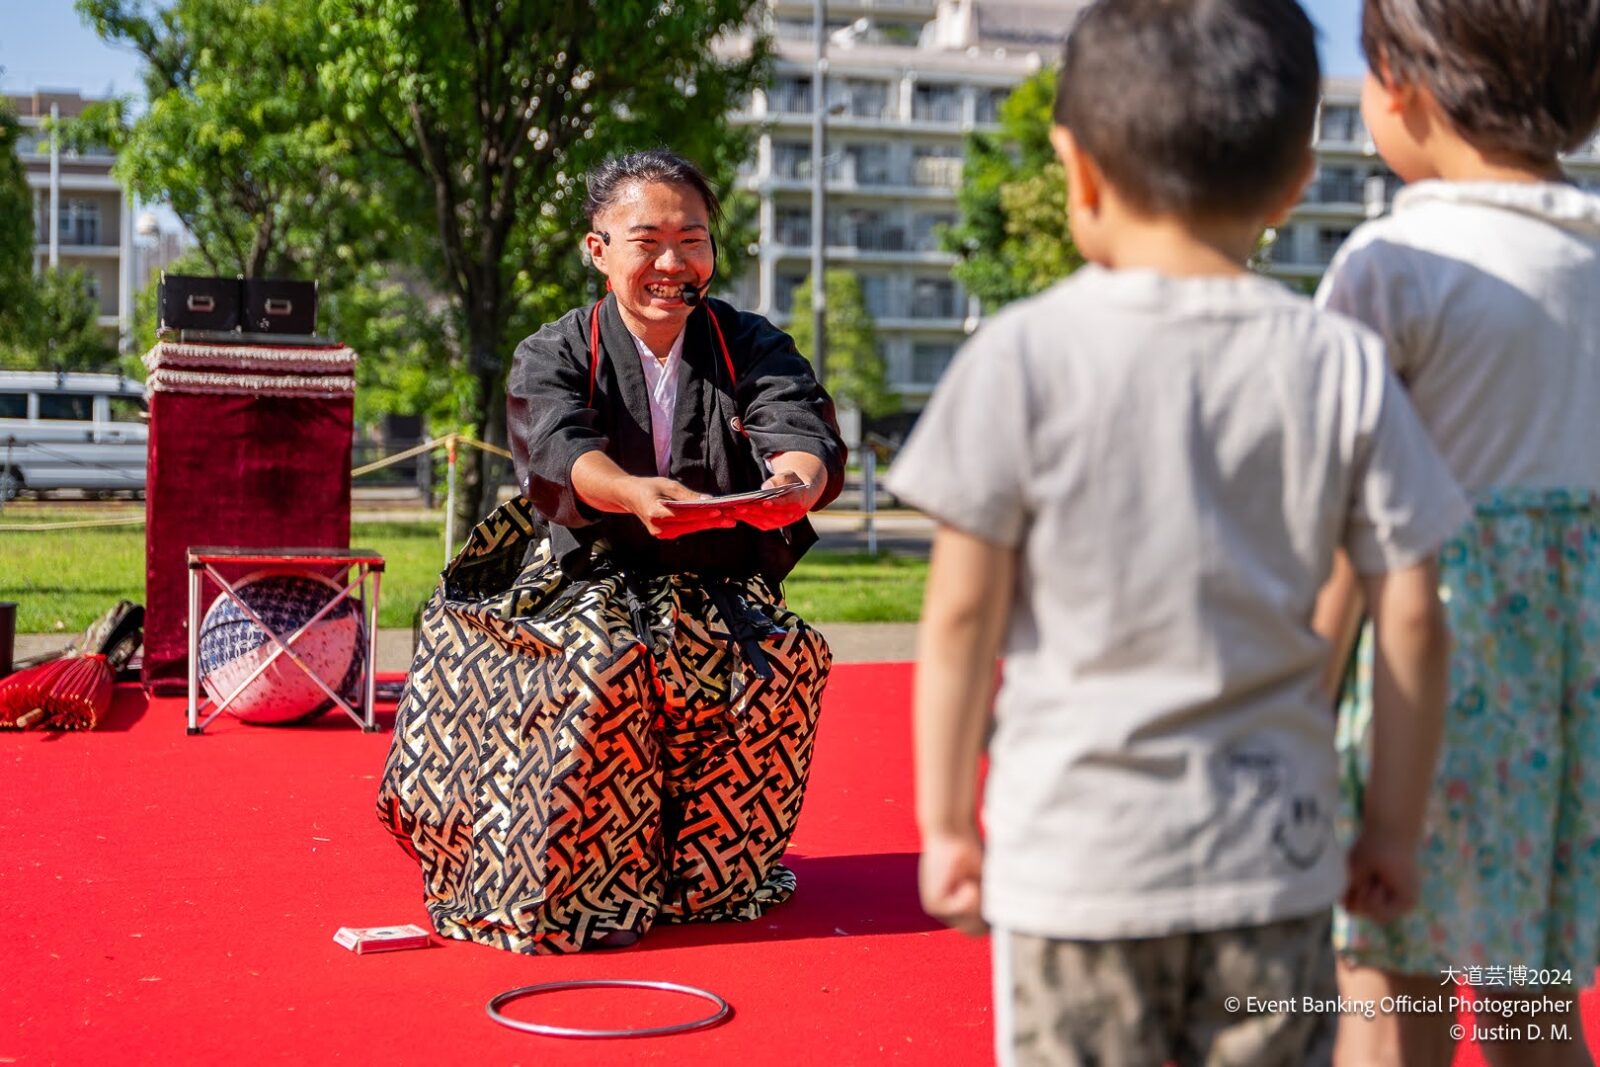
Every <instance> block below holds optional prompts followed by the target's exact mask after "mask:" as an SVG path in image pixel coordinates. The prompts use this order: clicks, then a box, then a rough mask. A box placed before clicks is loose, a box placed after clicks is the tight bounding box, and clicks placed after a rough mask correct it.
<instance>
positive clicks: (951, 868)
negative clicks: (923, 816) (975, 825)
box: [917, 830, 989, 936]
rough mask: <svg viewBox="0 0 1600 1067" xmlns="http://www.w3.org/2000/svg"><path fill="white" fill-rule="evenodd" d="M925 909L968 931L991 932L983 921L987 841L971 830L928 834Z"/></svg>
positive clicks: (922, 883) (921, 874) (921, 872)
mask: <svg viewBox="0 0 1600 1067" xmlns="http://www.w3.org/2000/svg"><path fill="white" fill-rule="evenodd" d="M917 873H918V882H919V888H920V889H921V892H922V910H923V911H926V912H927V913H928V914H929V915H931V916H933V917H934V918H935V919H938V920H939V921H940V922H942V923H944V924H945V925H946V926H952V927H954V928H955V929H957V930H960V931H961V932H962V933H964V934H972V935H974V936H977V935H979V934H983V933H987V932H988V929H989V927H988V925H987V924H985V923H984V921H983V913H982V910H981V909H982V904H983V888H982V887H983V881H982V878H983V842H982V840H980V839H979V837H978V834H977V831H976V830H974V831H973V832H972V833H970V834H949V833H945V834H924V835H923V839H922V864H921V866H920V867H919V869H918V872H917Z"/></svg>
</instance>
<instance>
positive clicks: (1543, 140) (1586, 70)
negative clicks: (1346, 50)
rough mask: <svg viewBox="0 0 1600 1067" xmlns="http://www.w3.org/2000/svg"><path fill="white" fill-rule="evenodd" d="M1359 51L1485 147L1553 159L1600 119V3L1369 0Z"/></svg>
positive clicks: (1533, 159)
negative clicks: (1424, 95) (1420, 91)
mask: <svg viewBox="0 0 1600 1067" xmlns="http://www.w3.org/2000/svg"><path fill="white" fill-rule="evenodd" d="M1361 48H1362V51H1364V52H1365V53H1366V54H1367V65H1368V66H1370V67H1371V68H1372V69H1373V71H1375V72H1377V73H1378V74H1379V76H1380V77H1381V76H1383V74H1384V72H1385V71H1387V74H1388V76H1389V77H1390V78H1391V80H1393V81H1397V82H1401V83H1409V84H1415V85H1420V86H1422V87H1423V88H1425V89H1427V90H1428V91H1429V92H1430V93H1432V94H1433V97H1434V99H1435V100H1437V101H1438V102H1439V107H1440V108H1441V109H1442V110H1443V111H1444V113H1445V116H1446V117H1447V118H1448V119H1449V120H1450V123H1451V125H1452V126H1454V127H1455V128H1456V131H1457V132H1458V133H1460V134H1461V136H1462V137H1464V138H1466V139H1467V141H1468V142H1470V143H1471V144H1472V145H1473V147H1475V148H1477V149H1478V150H1479V151H1498V152H1503V153H1505V154H1507V155H1510V156H1514V157H1518V158H1521V159H1524V160H1527V161H1531V162H1547V161H1551V160H1554V159H1555V157H1556V156H1557V155H1558V154H1559V153H1561V152H1569V151H1571V150H1572V149H1574V148H1577V147H1578V146H1579V145H1581V144H1583V142H1584V141H1585V140H1587V139H1588V137H1589V135H1590V134H1592V133H1593V132H1594V129H1595V125H1596V124H1597V123H1600V0H1366V2H1365V4H1364V5H1363V8H1362V12H1361Z"/></svg>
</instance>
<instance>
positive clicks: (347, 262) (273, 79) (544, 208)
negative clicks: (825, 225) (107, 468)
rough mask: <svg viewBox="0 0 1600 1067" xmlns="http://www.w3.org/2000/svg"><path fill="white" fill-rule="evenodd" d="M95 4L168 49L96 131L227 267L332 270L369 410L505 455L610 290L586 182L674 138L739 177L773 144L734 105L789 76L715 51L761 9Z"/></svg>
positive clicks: (103, 25)
mask: <svg viewBox="0 0 1600 1067" xmlns="http://www.w3.org/2000/svg"><path fill="white" fill-rule="evenodd" d="M77 3H78V9H79V11H80V12H81V13H83V14H84V15H85V16H86V17H87V18H88V20H89V21H90V22H91V23H92V25H93V26H94V27H95V29H96V30H97V32H99V33H100V35H101V36H102V37H105V38H106V39H107V40H109V41H112V42H114V43H117V44H120V45H124V46H129V47H132V48H133V49H135V50H136V51H137V52H138V53H139V54H140V55H141V56H142V57H143V58H144V60H145V62H146V65H147V76H146V88H147V95H148V97H149V109H148V111H147V112H146V113H145V114H144V115H142V116H140V117H139V118H138V119H137V120H132V119H131V114H130V111H129V109H128V107H127V105H126V104H125V103H120V102H119V103H113V104H110V105H107V106H105V107H102V108H99V109H96V110H95V111H94V112H93V113H91V114H90V115H88V116H86V117H85V119H84V120H82V122H81V123H80V124H79V126H78V134H77V135H78V136H82V137H85V138H93V139H97V140H102V141H105V142H107V143H109V144H112V145H113V146H114V147H116V148H118V149H119V150H120V152H121V159H120V161H119V164H118V166H119V174H120V175H121V176H122V177H123V178H124V179H126V180H127V181H128V182H129V183H130V184H131V185H132V186H133V188H134V189H135V190H136V191H137V192H138V193H139V194H140V195H141V196H142V197H144V198H146V199H161V200H166V201H168V202H169V203H171V204H172V206H173V209H174V210H175V211H176V212H177V214H178V215H179V217H180V218H182V219H183V220H184V222H185V223H186V225H188V226H189V228H190V229H191V230H192V231H194V233H195V235H196V237H197V238H198V239H199V242H200V248H201V254H202V256H203V257H204V259H205V260H206V261H207V263H208V264H209V265H210V270H211V272H213V273H224V274H227V273H233V272H235V271H238V272H241V273H246V274H252V275H255V274H271V275H286V276H295V275H299V276H314V277H317V278H318V279H319V280H320V281H321V282H322V287H323V288H322V293H323V298H324V300H325V301H326V303H327V306H328V307H329V309H330V312H329V315H330V318H329V320H328V321H329V324H330V325H332V326H333V328H334V329H335V330H337V331H339V332H340V334H341V336H342V337H343V339H345V340H347V341H349V342H350V343H351V344H352V346H353V347H356V348H357V350H358V352H360V354H361V355H362V356H363V358H364V360H365V361H366V369H365V370H364V371H363V388H364V389H368V390H370V391H371V393H372V395H371V396H370V397H367V398H363V400H362V403H363V405H364V407H365V408H366V409H368V410H371V411H386V410H393V409H398V408H400V407H401V406H404V405H417V406H419V407H421V408H422V409H423V410H426V411H428V412H429V413H430V414H432V413H435V412H436V411H438V410H439V409H440V408H441V407H443V406H447V404H448V401H447V399H446V398H449V399H450V400H453V401H454V411H453V415H454V419H453V420H448V421H451V422H454V423H455V424H456V425H466V426H469V427H471V429H472V432H473V433H474V434H475V435H476V436H478V437H480V438H482V439H484V440H488V441H491V442H495V443H503V442H504V439H505V429H504V418H505V414H504V412H505V402H504V374H505V362H506V357H508V356H509V355H510V352H511V350H512V349H513V347H514V346H515V343H516V342H517V341H518V340H519V339H521V338H522V337H523V336H526V335H527V334H529V333H532V332H533V331H534V330H535V329H536V328H537V327H538V326H539V325H541V324H542V323H544V322H546V321H548V320H550V319H552V318H555V317H557V316H558V315H560V314H561V313H563V312H564V311H566V310H567V309H568V308H570V307H572V306H573V305H575V304H577V303H580V302H582V301H583V300H584V298H585V296H586V295H587V294H588V293H590V292H593V291H595V289H596V283H595V280H594V277H593V274H592V272H591V271H590V270H589V269H588V268H587V267H586V266H585V265H584V263H583V261H582V259H581V257H580V254H579V241H580V238H581V235H582V234H583V232H584V229H585V226H586V224H585V221H584V219H583V218H582V210H581V202H582V195H583V187H582V176H583V173H584V172H585V171H586V170H587V169H588V168H589V167H591V166H593V165H594V164H596V163H598V162H600V161H601V160H602V159H604V158H606V157H608V156H611V155H614V154H617V153H619V152H623V151H628V150H633V149H638V148H646V147H652V146H655V145H660V144H670V145H671V146H672V147H674V148H675V149H677V150H678V151H680V152H683V153H684V154H685V155H687V156H689V157H690V158H692V159H695V160H696V161H697V162H699V163H700V164H701V165H702V166H703V167H705V168H706V170H707V172H708V174H709V175H710V176H711V178H712V180H713V181H714V182H715V183H716V184H717V185H718V186H719V187H723V188H726V187H728V186H729V185H731V178H732V176H733V174H734V171H735V168H736V167H737V164H738V162H739V160H740V159H742V158H743V157H744V156H745V154H746V150H747V144H746V138H745V135H744V134H743V133H742V132H740V131H736V130H734V129H732V128H731V127H729V126H728V124H727V123H726V121H725V120H724V115H725V114H726V113H727V112H728V110H729V109H730V107H731V105H732V104H733V103H734V101H735V100H736V99H737V98H740V97H742V96H744V95H745V94H746V93H748V92H749V91H750V90H752V89H753V88H754V87H755V86H756V85H758V84H760V82H761V80H762V77H763V75H764V72H765V70H766V65H767V61H768V51H767V46H766V42H765V40H764V39H758V41H757V43H756V45H755V47H754V48H752V49H751V50H750V51H749V52H748V54H745V55H742V56H728V55H725V54H723V53H721V52H719V51H717V50H713V49H711V48H709V47H708V46H707V45H708V42H710V41H711V40H713V39H714V38H716V37H717V35H718V34H719V33H721V32H723V31H725V30H727V29H729V28H732V27H733V26H735V25H737V24H741V23H743V22H744V21H745V20H746V19H747V18H748V17H749V16H750V14H751V12H752V10H753V9H754V7H755V6H756V3H757V0H648V2H647V0H611V2H609V3H607V4H606V5H605V11H604V17H603V18H597V17H596V12H595V10H594V8H593V7H592V6H589V5H583V4H553V3H551V2H550V0H499V2H497V3H494V4H486V3H482V2H481V0H461V2H460V3H453V4H446V3H421V4H419V3H417V2H416V0H171V2H169V3H165V4H155V3H150V2H149V0H77ZM735 251H736V250H735ZM483 473H484V472H483V469H482V468H478V467H475V466H473V467H471V469H470V470H469V473H468V475H467V479H466V482H465V483H464V485H463V491H462V494H461V498H460V499H461V500H462V503H463V511H464V513H465V514H464V515H463V518H467V517H476V515H477V514H479V513H480V512H481V510H482V509H481V507H480V504H481V492H482V490H481V486H480V482H481V477H482V475H483Z"/></svg>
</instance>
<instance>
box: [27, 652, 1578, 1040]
mask: <svg viewBox="0 0 1600 1067" xmlns="http://www.w3.org/2000/svg"><path fill="white" fill-rule="evenodd" d="M909 696H910V670H909V667H908V666H906V665H878V664H856V665H850V666H844V667H840V668H837V669H836V670H835V672H834V680H833V682H832V684H831V686H830V688H829V690H828V696H827V701H826V705H825V710H824V715H823V720H822V728H821V733H820V736H819V747H818V752H817V757H816V764H815V767H814V770H813V776H812V782H811V789H810V793H809V796H808V799H807V801H806V808H805V813H804V815H803V816H802V818H801V820H800V828H799V832H798V833H797V835H796V838H795V842H794V847H793V849H792V851H791V852H790V862H791V865H792V866H793V867H794V870H795V871H796V873H797V874H798V876H799V878H800V890H799V892H798V893H797V894H796V896H795V898H794V900H793V901H792V902H790V903H789V904H787V905H785V906H784V907H782V908H779V909H777V910H775V911H774V912H773V913H772V915H771V916H770V917H769V918H767V919H764V920H762V921H759V922H756V923H751V924H745V925H736V926H710V927H688V928H683V927H678V928H674V927H663V928H659V929H657V930H655V931H653V932H652V933H651V934H650V935H649V937H648V938H646V939H645V940H644V941H643V942H641V943H640V945H638V946H637V947H635V948H632V949H626V950H621V951H613V952H609V953H597V954H586V955H582V956H568V957H522V956H515V955H512V954H509V953H503V952H498V951H495V950H493V949H487V948H481V947H478V946H475V945H468V944H463V943H459V942H453V941H451V942H446V941H443V940H442V939H437V938H436V939H435V941H436V947H434V948H431V949H425V950H417V951H409V952H395V953H390V954H385V955H368V956H357V955H355V954H353V953H351V952H348V951H346V950H345V949H343V948H341V947H339V946H338V945H335V944H334V943H333V940H332V937H333V932H334V930H335V929H337V928H338V927H340V926H380V925H392V924H398V923H406V922H414V923H418V924H421V925H424V926H426V925H427V919H426V915H425V913H424V912H423V909H422V904H421V893H420V876H419V874H418V873H417V870H416V867H415V866H414V865H413V864H412V863H411V861H410V860H408V859H407V858H406V857H405V856H404V854H403V853H402V852H401V851H400V849H399V847H397V846H396V845H395V844H394V843H393V842H392V841H391V840H390V839H389V837H388V836H387V835H386V834H385V833H384V832H383V831H382V830H381V829H380V828H379V826H378V823H377V820H376V819H375V818H374V817H373V815H372V810H371V809H372V798H373V794H374V791H375V789H376V775H377V774H378V772H379V770H380V768H381V765H382V762H383V757H384V753H385V747H386V744H387V737H386V735H385V734H372V735H369V734H362V733H361V732H360V731H359V730H357V729H356V728H355V727H354V726H353V725H352V724H351V723H350V722H349V721H348V720H346V719H343V718H342V717H340V718H335V717H334V716H331V715H330V716H327V717H326V718H325V719H323V720H322V721H321V722H320V723H319V724H317V725H316V726H312V727H298V728H287V729H272V728H265V727H249V726H244V725H241V724H238V723H235V722H234V721H233V720H231V719H228V718H227V717H226V716H224V717H223V718H221V719H218V720H217V721H216V722H215V723H213V724H212V727H211V729H210V731H208V732H207V734H206V735H204V736H201V737H188V736H186V735H185V734H184V730H183V725H184V724H183V709H182V703H181V701H176V700H159V701H156V702H154V703H153V704H151V705H150V706H149V707H146V706H145V701H144V698H143V696H142V695H141V694H140V693H139V691H138V690H137V689H132V688H127V689H121V690H119V693H118V702H117V705H116V707H115V708H114V709H113V712H112V714H111V716H110V719H109V721H108V723H107V725H106V728H105V729H103V730H101V731H98V732H95V733H92V734H66V735H60V736H51V735H41V734H8V735H0V789H3V791H4V797H5V799H4V801H3V802H0V840H3V841H4V842H5V850H4V853H3V857H0V894H3V899H4V901H5V903H6V907H7V909H8V910H9V911H11V912H12V913H13V916H14V917H13V919H12V920H11V921H10V922H9V923H7V924H5V925H4V927H3V929H0V961H3V964H4V973H5V982H4V989H3V991H0V1019H3V1020H4V1025H3V1026H0V1063H22V1064H40V1063H67V1064H76V1063H104V1062H116V1063H119V1064H136V1063H158V1062H159V1063H162V1064H191V1063H216V1062H222V1061H232V1062H244V1063H261V1062H275V1061H292V1062H296V1063H306V1062H309V1063H323V1062H332V1061H339V1062H347V1063H386V1064H388V1063H414V1064H440V1063H459V1062H470V1063H539V1064H551V1065H559V1064H607V1063H632V1062H637V1061H652V1062H669V1063H692V1064H702V1063H706V1064H722V1063H738V1062H771V1063H782V1064H827V1065H830V1067H831V1065H847V1064H856V1063H863V1062H869V1061H871V1062H876V1061H879V1060H887V1059H895V1060H898V1061H900V1062H903V1063H912V1064H960V1065H965V1064H982V1063H986V1062H989V1058H990V1052H989V1048H990V1036H989V1027H990V1013H989V987H988V983H989V966H988V949H987V945H986V943H984V942H979V941H973V940H969V939H967V938H965V937H963V936H961V935H959V934H955V933H952V932H949V931H945V930H942V929H938V928H936V927H935V926H934V924H932V923H931V922H930V921H929V920H928V919H927V918H926V917H924V916H923V915H922V913H921V911H920V910H919V909H918V907H917V903H916V893H915V864H916V860H915V850H916V835H915V831H914V827H913V823H912V815H911V806H910V754H909V747H908V740H909V738H908V714H907V708H908V706H909ZM387 721H388V720H387V719H385V725H387ZM563 978H645V979H661V980H667V981H676V982H684V983H689V984H692V985H699V986H702V987H704V988H707V989H711V990H713V991H715V992H717V993H720V994H721V995H723V996H724V997H726V998H727V999H728V1000H729V1001H730V1002H731V1003H732V1004H733V1007H734V1011H735V1014H734V1016H733V1018H732V1019H731V1020H730V1021H729V1022H727V1023H726V1024H724V1025H723V1026H721V1027H719V1028H717V1029H715V1030H711V1031H708V1032H704V1033H698V1034H689V1035H683V1036H676V1037H665V1038H653V1039H636V1040H628V1041H613V1042H595V1041H570V1040H560V1039H555V1038H543V1037H535V1036H533V1035H527V1034H520V1033H516V1032H514V1031H511V1030H507V1029H505V1028H503V1027H500V1026H497V1025H495V1024H494V1023H493V1022H491V1021H490V1020H489V1019H488V1018H487V1016H486V1015H485V1013H484V1005H485V1004H486V1002H487V1001H488V1000H489V998H490V997H491V996H493V995H494V994H495V993H498V992H501V991H503V990H506V989H509V988H511V987H514V986H520V985H528V984H532V983H536V982H547V981H554V980H558V979H563ZM1586 1007H1587V1008H1588V1009H1590V1010H1589V1011H1588V1012H1587V1015H1586V1019H1585V1022H1586V1028H1587V1030H1588V1035H1589V1039H1590V1042H1591V1047H1600V1019H1597V1018H1596V1012H1595V1010H1594V1009H1595V1007H1596V1005H1595V1003H1594V1000H1593V998H1592V997H1591V998H1590V999H1589V1001H1588V1002H1587V1003H1586ZM512 1010H513V1014H516V1015H518V1016H519V1017H523V1018H534V1017H537V1018H539V1019H541V1020H544V1021H550V1022H556V1023H560V1024H563V1025H569V1026H585V1025H587V1026H600V1027H605V1026H622V1025H661V1024H663V1023H665V1022H670V1021H678V1020H682V1019H685V1018H690V1017H693V1016H694V1015H696V1014H697V1013H699V1011H700V1005H699V1003H698V1002H680V1001H678V1000H675V999H670V998H668V997H667V996H666V995H664V994H663V995H656V994H637V993H626V992H619V993H612V992H603V991H602V992H586V993H584V994H581V995H578V994H570V995H567V996H565V997H564V998H562V999H561V1000H560V1001H559V1002H558V1001H555V1000H551V1001H550V1002H548V1003H539V1002H524V1003H523V1004H522V1005H521V1006H520V1007H516V1008H514V1009H512ZM1458 1062H1460V1063H1463V1064H1475V1063H1478V1062H1481V1060H1480V1059H1479V1058H1478V1057H1477V1056H1476V1055H1475V1053H1473V1052H1470V1051H1468V1052H1465V1053H1464V1054H1463V1056H1462V1057H1461V1058H1460V1060H1459V1061H1458Z"/></svg>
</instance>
